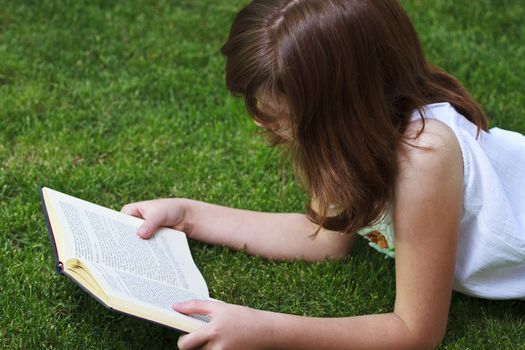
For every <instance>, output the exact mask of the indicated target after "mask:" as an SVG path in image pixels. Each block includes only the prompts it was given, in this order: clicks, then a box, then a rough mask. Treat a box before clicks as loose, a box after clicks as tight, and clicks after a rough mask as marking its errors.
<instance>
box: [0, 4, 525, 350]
mask: <svg viewBox="0 0 525 350" xmlns="http://www.w3.org/2000/svg"><path fill="white" fill-rule="evenodd" d="M58 3H59V2H58V1H29V0H27V1H8V0H0V348H49V349H51V348H55V349H56V348H58V349H77V348H82V349H90V348H106V349H110V348H111V349H113V348H114V349H134V348H136V349H142V348H168V347H171V348H175V347H176V342H177V338H178V334H177V332H174V331H172V330H169V329H166V328H163V327H160V326H157V325H153V324H149V323H147V322H143V321H138V320H135V319H132V318H130V317H125V316H121V315H118V314H115V313H112V312H110V311H108V310H106V309H105V308H104V307H103V306H101V305H100V304H98V303H97V302H96V301H95V300H94V299H92V298H91V297H90V296H88V295H87V294H86V293H84V292H83V291H81V290H80V288H78V287H77V286H76V285H74V284H73V283H72V282H71V281H70V280H69V279H67V278H65V277H63V276H59V275H56V274H55V273H54V272H53V270H52V267H53V258H52V255H51V248H50V244H49V240H48V236H47V232H46V228H45V224H44V220H43V215H42V212H41V209H40V203H39V198H38V192H37V189H38V186H41V185H45V186H48V187H52V188H55V189H57V190H61V191H63V192H67V193H70V194H73V195H75V196H77V197H80V198H84V199H87V200H90V201H93V202H96V203H99V204H102V205H105V206H108V207H112V208H115V209H119V208H120V207H121V206H122V205H123V204H125V203H128V202H130V201H136V200H141V199H150V198H156V197H166V196H183V197H191V198H195V199H200V200H205V201H210V202H215V203H219V204H223V205H228V206H234V207H242V208H250V209H255V210H265V211H301V210H302V208H303V205H304V203H305V201H306V200H307V198H306V196H305V195H304V194H303V193H302V192H301V190H300V189H299V187H298V186H297V184H296V183H295V181H294V179H293V176H292V174H291V173H290V171H289V169H288V170H287V171H281V170H280V169H281V167H280V165H279V160H278V159H279V158H278V152H277V151H276V150H272V149H269V148H268V147H267V146H266V145H265V143H264V140H263V139H261V138H260V137H257V131H256V127H255V126H254V125H253V123H252V122H251V121H250V119H249V118H248V117H247V115H246V113H245V112H244V109H243V105H242V101H239V100H236V99H233V98H232V97H230V96H229V95H228V92H227V90H226V88H225V87H224V82H223V63H224V62H223V59H222V57H221V55H220V53H219V48H220V45H221V43H222V42H223V40H224V39H225V37H226V34H227V31H228V29H229V24H230V22H231V20H232V16H233V15H234V14H235V12H236V10H238V9H239V8H240V6H241V5H242V4H244V3H246V1H241V0H224V1H212V0H205V1H194V0H178V1H168V0H160V1H126V2H125V1H112V2H109V1H103V0H100V1H75V0H69V1H62V2H60V3H61V5H58ZM403 4H404V6H405V7H406V9H407V10H408V11H409V13H410V15H411V16H412V18H413V20H414V22H415V25H416V27H417V28H418V30H419V32H420V35H421V38H422V40H423V43H424V46H425V49H426V52H427V54H428V56H429V57H430V59H431V60H432V61H433V62H434V63H436V64H437V65H440V66H442V67H444V68H445V69H447V70H448V71H449V72H451V73H452V74H454V75H456V76H457V77H458V78H459V79H460V80H461V81H462V82H463V83H464V84H465V85H466V86H467V88H468V89H470V91H471V92H472V93H473V95H474V96H475V97H476V98H477V99H478V100H479V101H480V102H481V103H482V104H483V106H484V107H485V109H486V111H487V112H488V114H489V115H490V117H491V125H492V126H499V127H503V128H508V129H513V130H516V131H519V132H521V133H525V92H524V91H525V84H524V81H525V45H524V43H525V26H524V25H523V18H525V3H523V2H522V1H512V0H492V1H489V0H479V1H451V0H436V1H422V0H405V1H403ZM191 247H192V251H193V254H194V258H195V260H196V262H197V265H198V266H199V267H200V268H201V269H202V271H203V274H204V275H205V278H206V280H207V281H208V284H209V288H210V292H211V295H212V296H213V297H215V298H218V299H222V300H224V301H227V302H231V303H239V304H243V305H247V306H251V307H256V308H263V309H268V310H275V311H283V312H288V313H294V314H301V315H313V316H345V315H358V314H364V313H376V312H388V311H390V310H392V307H393V301H394V296H395V283H394V263H393V261H391V260H384V259H383V258H382V256H380V255H379V254H377V253H376V252H375V251H373V250H372V249H369V248H368V247H367V246H366V244H365V243H364V242H362V241H361V242H360V243H359V245H358V247H357V249H356V251H355V254H354V255H353V256H352V257H349V258H348V259H346V260H345V261H342V262H325V263H319V264H307V263H302V262H299V263H280V262H271V261H266V260H263V259H260V258H257V257H251V256H247V255H245V254H243V253H236V252H231V251H229V250H227V249H224V248H221V247H212V246H206V245H204V244H201V243H198V242H192V243H191ZM436 288H439V286H436ZM428 322H432V320H431V319H429V320H428ZM441 349H462V350H464V349H525V302H517V301H504V302H495V301H486V300H480V299H475V298H470V297H467V296H463V295H459V294H454V296H453V301H452V308H451V315H450V322H449V328H448V332H447V336H446V338H445V341H444V343H443V345H442V346H441Z"/></svg>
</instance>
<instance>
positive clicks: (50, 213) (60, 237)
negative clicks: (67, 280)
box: [42, 187, 74, 263]
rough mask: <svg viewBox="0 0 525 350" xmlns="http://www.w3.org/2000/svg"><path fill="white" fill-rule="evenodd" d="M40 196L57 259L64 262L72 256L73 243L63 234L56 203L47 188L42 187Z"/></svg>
mask: <svg viewBox="0 0 525 350" xmlns="http://www.w3.org/2000/svg"><path fill="white" fill-rule="evenodd" d="M42 196H43V197H44V202H45V205H46V211H47V217H48V219H49V224H50V226H51V230H52V231H53V239H54V240H55V244H56V249H57V253H58V258H59V261H61V262H62V263H64V262H65V261H67V260H68V259H69V258H71V257H73V256H74V254H73V250H74V248H73V247H74V245H73V243H72V242H71V238H69V237H68V236H67V235H65V234H64V231H63V225H62V224H61V223H60V219H59V216H58V215H57V212H56V210H55V205H56V203H55V201H54V200H53V199H52V194H51V193H50V190H49V188H46V187H44V188H42Z"/></svg>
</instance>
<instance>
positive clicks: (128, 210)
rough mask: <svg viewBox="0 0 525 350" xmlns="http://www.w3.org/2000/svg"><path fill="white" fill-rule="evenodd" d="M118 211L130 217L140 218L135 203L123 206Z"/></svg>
mask: <svg viewBox="0 0 525 350" xmlns="http://www.w3.org/2000/svg"><path fill="white" fill-rule="evenodd" d="M120 211H121V212H122V213H124V214H128V215H131V216H136V217H140V218H141V217H142V216H141V215H140V212H139V208H138V206H137V203H129V204H126V205H125V206H123V207H122V209H120Z"/></svg>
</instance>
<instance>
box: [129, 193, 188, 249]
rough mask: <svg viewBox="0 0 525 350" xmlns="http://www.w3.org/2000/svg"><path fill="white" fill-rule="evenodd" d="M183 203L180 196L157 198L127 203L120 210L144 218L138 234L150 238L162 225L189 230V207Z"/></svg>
mask: <svg viewBox="0 0 525 350" xmlns="http://www.w3.org/2000/svg"><path fill="white" fill-rule="evenodd" d="M183 203H184V200H182V199H178V198H166V199H155V200H150V201H143V202H136V203H130V204H126V205H125V206H123V207H122V209H121V210H120V211H121V212H123V213H124V214H128V215H132V216H135V217H138V218H141V219H144V222H143V223H142V225H141V226H140V227H139V228H138V230H137V235H138V236H139V237H141V238H144V239H148V238H150V237H151V236H153V235H154V234H155V232H156V231H157V229H159V228H160V227H161V226H167V227H172V228H174V229H176V230H181V231H186V230H187V223H186V221H185V219H186V218H187V209H186V206H185V205H184V204H183Z"/></svg>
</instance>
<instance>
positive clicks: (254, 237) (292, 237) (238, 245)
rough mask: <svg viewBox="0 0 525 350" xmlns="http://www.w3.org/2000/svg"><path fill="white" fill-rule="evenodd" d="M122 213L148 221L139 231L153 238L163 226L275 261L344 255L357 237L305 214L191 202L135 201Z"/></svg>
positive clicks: (314, 259) (183, 200)
mask: <svg viewBox="0 0 525 350" xmlns="http://www.w3.org/2000/svg"><path fill="white" fill-rule="evenodd" d="M122 211H123V212H125V213H127V214H129V215H133V216H137V217H141V218H144V219H145V222H144V225H143V226H142V227H141V228H140V229H139V231H140V232H142V235H141V236H142V237H143V238H149V237H151V236H152V235H153V234H154V232H155V231H156V230H157V229H158V228H159V227H160V226H168V227H174V228H176V229H179V230H182V231H184V232H186V234H187V235H188V236H189V237H190V238H192V239H196V240H199V241H203V242H206V243H210V244H217V245H223V246H227V247H230V248H232V249H237V250H243V251H245V252H247V253H249V254H254V255H260V256H263V257H266V258H271V259H288V260H294V259H304V260H308V261H320V260H324V259H326V258H342V257H344V256H346V255H347V254H348V253H349V251H350V249H351V247H352V245H353V243H354V241H355V237H354V236H353V235H342V234H340V233H337V232H333V231H328V230H324V229H321V230H320V231H319V233H318V234H317V235H315V236H313V234H314V233H315V231H316V230H317V225H316V224H314V223H312V222H311V221H310V220H308V218H307V217H306V216H305V215H303V214H293V213H286V214H281V213H261V212H255V211H249V210H242V209H234V208H228V207H223V206H219V205H215V204H210V203H205V202H199V201H195V200H191V199H181V198H174V199H159V200H154V201H145V202H138V203H132V204H128V205H126V206H124V207H123V208H122Z"/></svg>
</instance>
